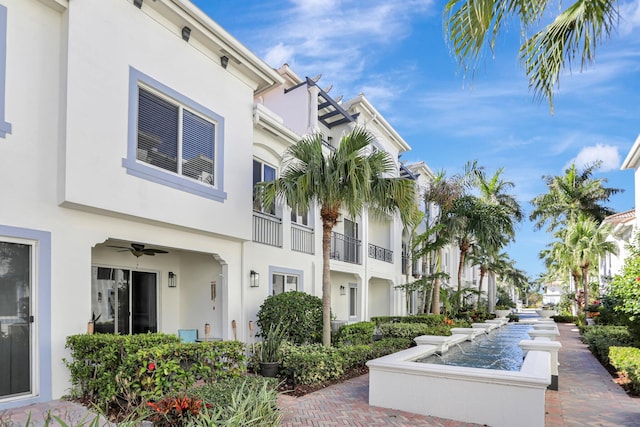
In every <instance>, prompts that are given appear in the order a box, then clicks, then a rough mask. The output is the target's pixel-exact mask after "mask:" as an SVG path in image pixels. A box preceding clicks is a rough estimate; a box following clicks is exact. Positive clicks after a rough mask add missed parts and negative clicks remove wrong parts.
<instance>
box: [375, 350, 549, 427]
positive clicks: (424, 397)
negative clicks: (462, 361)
mask: <svg viewBox="0 0 640 427" xmlns="http://www.w3.org/2000/svg"><path fill="white" fill-rule="evenodd" d="M427 347H431V348H427ZM433 352H434V347H433V346H427V345H421V346H418V347H413V348H410V349H408V350H404V351H401V352H398V353H395V354H393V355H389V356H385V357H382V358H379V359H375V360H371V361H369V362H367V366H368V367H369V404H370V405H374V406H380V407H384V408H392V409H397V410H402V411H408V412H413V413H417V414H422V415H430V416H436V417H441V418H447V419H452V420H458V421H462V422H469V423H478V424H487V425H491V426H493V427H507V426H509V427H511V426H514V425H518V426H520V427H543V426H544V404H545V397H544V396H545V390H546V388H547V386H548V385H549V384H550V376H551V374H550V371H549V366H550V354H549V353H548V352H544V351H536V350H531V351H529V352H528V353H527V356H526V358H525V360H524V363H523V365H522V368H521V369H520V371H517V372H513V371H499V370H492V369H481V368H466V367H460V366H445V365H431V364H427V363H417V362H414V360H416V359H418V358H420V357H424V356H427V355H429V354H432V353H433ZM461 402H464V404H461Z"/></svg>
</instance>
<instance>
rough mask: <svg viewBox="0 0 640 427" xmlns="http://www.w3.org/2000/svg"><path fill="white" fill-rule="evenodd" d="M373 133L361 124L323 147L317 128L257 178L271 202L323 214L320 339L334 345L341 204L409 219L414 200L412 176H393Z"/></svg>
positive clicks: (350, 210)
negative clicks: (333, 269)
mask: <svg viewBox="0 0 640 427" xmlns="http://www.w3.org/2000/svg"><path fill="white" fill-rule="evenodd" d="M373 141H374V137H373V136H372V135H371V134H370V133H369V132H367V131H366V130H365V129H363V128H355V129H354V130H352V131H351V132H350V133H348V134H347V135H345V136H344V137H343V138H342V140H341V141H340V145H339V146H338V148H337V149H336V150H335V151H323V144H322V135H320V134H314V135H311V136H308V137H305V138H303V139H302V140H301V141H299V142H298V143H297V144H295V145H292V146H290V147H289V148H288V149H287V150H286V151H285V153H284V160H283V170H282V173H281V175H280V177H278V178H277V179H276V180H274V181H270V182H263V183H261V184H259V189H258V190H259V193H260V197H261V199H262V201H263V203H264V204H265V206H267V207H270V206H273V204H274V203H275V202H276V200H278V199H279V200H282V201H284V202H286V204H287V205H288V206H289V207H290V208H291V209H294V210H295V209H297V210H299V211H307V210H309V207H310V206H311V205H312V204H314V203H315V204H316V205H318V206H319V207H320V218H321V220H322V310H323V315H322V320H323V322H322V325H323V329H322V342H323V344H324V345H326V346H328V345H331V277H330V251H331V232H332V230H333V228H334V227H335V225H336V224H337V223H338V218H339V216H340V212H341V209H344V210H346V211H347V212H348V213H349V214H350V215H351V216H353V217H356V216H358V215H359V214H361V212H362V211H363V209H364V208H365V207H367V208H370V209H371V211H372V212H379V213H381V214H386V215H391V214H394V213H396V212H399V213H400V217H401V219H402V221H403V223H405V224H407V223H409V222H410V221H409V218H411V216H412V212H413V211H414V210H416V209H417V206H416V203H415V185H414V181H411V180H408V179H404V178H394V177H389V176H392V175H397V166H396V164H395V162H394V161H393V159H392V158H391V157H390V156H389V154H388V153H386V152H384V151H382V150H370V149H369V146H370V144H371V143H372V142H373Z"/></svg>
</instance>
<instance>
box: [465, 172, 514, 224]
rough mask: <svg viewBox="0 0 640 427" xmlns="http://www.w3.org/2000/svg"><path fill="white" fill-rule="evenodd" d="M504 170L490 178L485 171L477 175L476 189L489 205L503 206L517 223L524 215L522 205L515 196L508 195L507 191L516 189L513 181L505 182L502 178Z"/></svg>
mask: <svg viewBox="0 0 640 427" xmlns="http://www.w3.org/2000/svg"><path fill="white" fill-rule="evenodd" d="M503 172H504V168H500V169H498V170H497V171H496V172H495V173H494V174H493V175H491V176H490V177H488V176H487V175H486V174H485V173H484V171H482V170H480V171H479V172H478V173H477V179H476V183H475V184H476V187H477V188H478V190H480V197H481V198H482V199H483V200H485V201H486V202H487V203H493V204H495V205H500V206H503V207H504V208H505V209H507V211H508V212H509V213H510V214H511V215H512V216H513V219H514V220H515V221H516V222H520V221H522V219H523V218H524V214H523V212H522V208H521V207H520V203H519V202H518V200H516V198H515V196H513V195H512V194H509V193H507V190H509V189H512V188H514V187H515V184H514V183H513V182H512V181H505V180H504V179H502V178H501V175H502V173H503Z"/></svg>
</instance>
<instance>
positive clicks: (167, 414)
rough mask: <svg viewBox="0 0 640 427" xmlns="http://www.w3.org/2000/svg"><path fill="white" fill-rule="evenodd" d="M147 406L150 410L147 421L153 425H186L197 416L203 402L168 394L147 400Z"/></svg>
mask: <svg viewBox="0 0 640 427" xmlns="http://www.w3.org/2000/svg"><path fill="white" fill-rule="evenodd" d="M147 406H148V407H149V408H151V410H152V414H151V416H150V417H149V421H151V422H153V424H154V425H155V426H186V425H189V423H190V422H191V421H193V420H194V419H196V418H197V417H198V415H199V414H200V409H201V408H202V406H203V404H202V400H200V399H196V398H193V397H188V396H173V397H171V396H169V397H164V398H162V399H160V400H158V401H156V402H147ZM207 406H208V405H207Z"/></svg>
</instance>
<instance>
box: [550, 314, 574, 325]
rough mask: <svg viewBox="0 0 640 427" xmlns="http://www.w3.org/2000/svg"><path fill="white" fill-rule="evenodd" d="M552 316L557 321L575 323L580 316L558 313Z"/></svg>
mask: <svg viewBox="0 0 640 427" xmlns="http://www.w3.org/2000/svg"><path fill="white" fill-rule="evenodd" d="M551 318H552V319H553V320H554V321H555V322H556V323H575V322H576V321H577V320H578V318H577V317H576V316H563V315H561V314H557V315H555V316H551Z"/></svg>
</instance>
